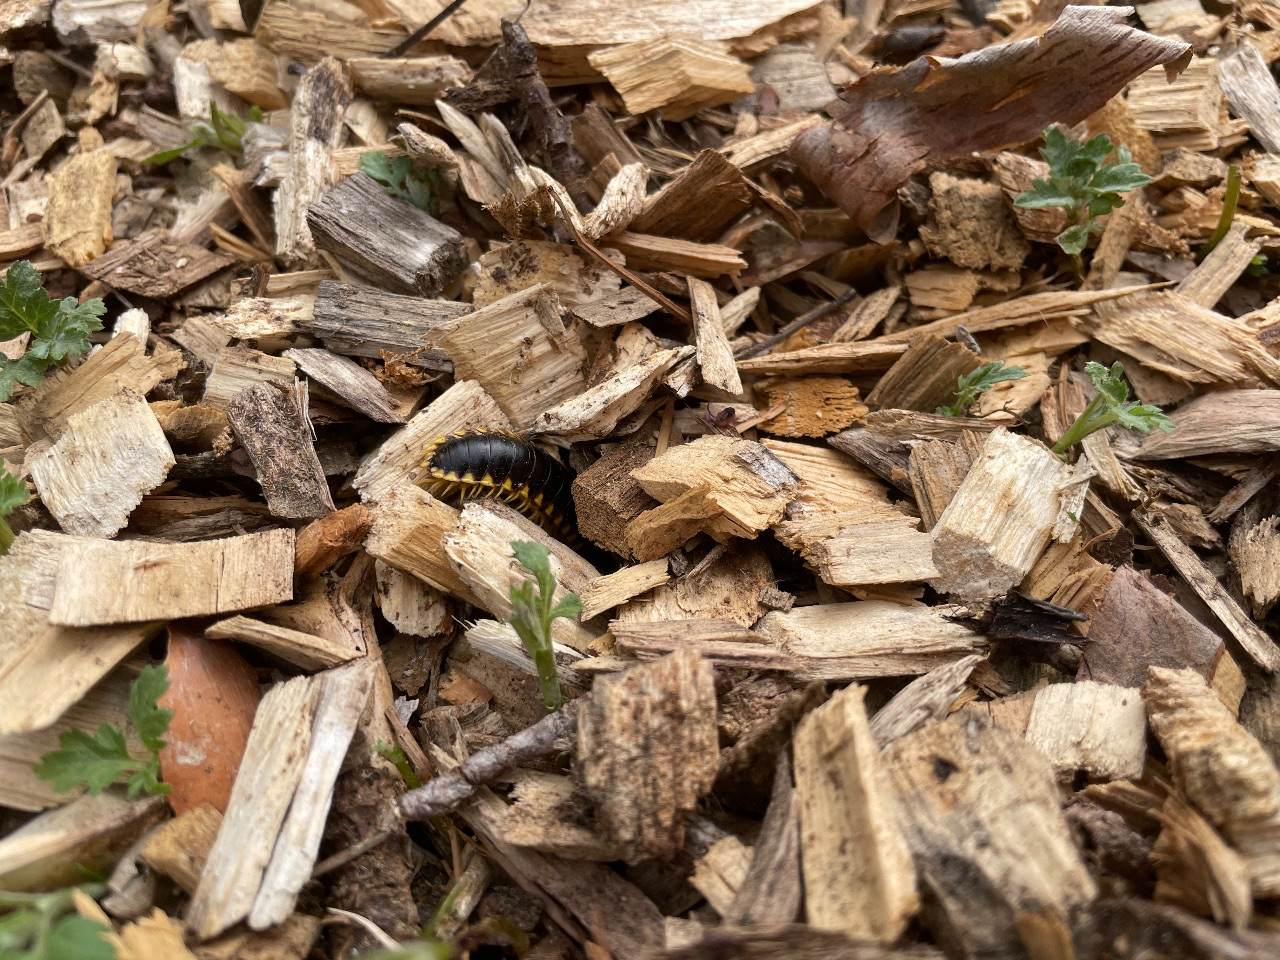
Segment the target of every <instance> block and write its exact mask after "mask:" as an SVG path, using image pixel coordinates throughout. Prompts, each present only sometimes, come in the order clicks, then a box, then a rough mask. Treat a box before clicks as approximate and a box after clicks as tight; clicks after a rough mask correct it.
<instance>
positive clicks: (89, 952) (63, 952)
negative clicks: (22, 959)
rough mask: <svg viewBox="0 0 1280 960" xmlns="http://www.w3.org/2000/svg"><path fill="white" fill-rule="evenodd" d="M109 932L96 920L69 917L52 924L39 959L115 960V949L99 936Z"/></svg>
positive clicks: (33, 956) (37, 955)
mask: <svg viewBox="0 0 1280 960" xmlns="http://www.w3.org/2000/svg"><path fill="white" fill-rule="evenodd" d="M109 932H110V931H109V930H108V929H107V928H106V927H105V926H103V925H102V924H101V923H99V922H98V921H96V920H90V919H89V918H88V917H81V916H76V915H75V914H70V915H68V916H65V917H63V918H62V919H60V920H59V921H58V922H57V923H55V924H54V925H53V928H52V929H51V930H50V931H49V935H48V937H47V938H46V939H45V942H44V951H43V952H42V953H39V954H34V955H31V956H32V960H35V958H36V957H38V958H39V960H116V950H115V947H113V946H112V945H111V942H110V941H108V940H106V939H105V938H104V937H103V934H105V933H109Z"/></svg>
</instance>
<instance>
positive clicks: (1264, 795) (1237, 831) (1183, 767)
mask: <svg viewBox="0 0 1280 960" xmlns="http://www.w3.org/2000/svg"><path fill="white" fill-rule="evenodd" d="M1145 696H1146V701H1147V714H1148V716H1149V718H1150V721H1151V729H1152V732H1154V733H1155V735H1156V738H1157V739H1158V740H1159V741H1160V745H1161V746H1162V747H1164V752H1165V754H1166V756H1168V758H1169V771H1170V773H1172V775H1173V781H1174V784H1175V785H1176V786H1177V787H1178V789H1179V790H1181V791H1182V793H1184V794H1185V795H1186V796H1187V798H1188V799H1189V800H1190V801H1191V802H1192V803H1193V804H1195V806H1196V808H1197V809H1198V810H1199V811H1200V812H1201V813H1203V814H1204V815H1205V818H1206V819H1207V820H1208V821H1209V822H1210V823H1212V824H1213V825H1214V826H1215V827H1216V828H1217V829H1219V830H1220V831H1222V833H1223V835H1224V836H1225V837H1226V839H1227V840H1228V842H1230V844H1231V845H1232V847H1234V848H1235V849H1236V850H1237V851H1238V852H1239V853H1240V854H1241V856H1243V857H1244V860H1245V864H1246V866H1247V867H1248V870H1249V877H1250V882H1251V886H1252V888H1253V894H1254V896H1255V897H1274V896H1276V895H1277V893H1280V770H1277V769H1276V765H1275V763H1274V762H1273V760H1272V759H1271V757H1270V756H1269V755H1268V753H1267V751H1266V749H1264V748H1263V746H1262V745H1261V744H1260V743H1258V741H1257V740H1256V739H1254V737H1253V736H1252V734H1250V733H1249V732H1248V731H1247V730H1245V729H1244V727H1242V726H1240V724H1239V723H1237V722H1236V718H1235V717H1234V716H1233V715H1232V713H1231V711H1230V710H1228V709H1227V708H1226V707H1225V706H1224V705H1223V703H1222V701H1221V700H1220V699H1219V698H1218V696H1217V695H1216V694H1215V693H1214V692H1213V691H1212V690H1210V689H1209V685H1208V684H1207V683H1205V680H1204V678H1203V677H1202V676H1200V674H1198V673H1196V672H1195V671H1194V670H1166V669H1164V668H1163V667H1152V668H1151V674H1150V678H1149V679H1148V681H1147V685H1146V688H1145Z"/></svg>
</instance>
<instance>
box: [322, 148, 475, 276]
mask: <svg viewBox="0 0 1280 960" xmlns="http://www.w3.org/2000/svg"><path fill="white" fill-rule="evenodd" d="M307 226H308V227H309V228H310V230H311V235H312V237H313V238H314V240H315V243H316V246H317V247H319V248H320V249H321V250H327V251H328V252H330V253H332V254H333V255H334V256H336V257H338V258H339V259H340V260H343V261H345V262H346V263H349V264H350V265H351V266H352V268H353V269H354V270H356V271H357V272H358V273H359V274H361V275H362V276H363V277H365V278H366V279H367V280H368V281H369V282H370V283H372V284H374V285H376V286H379V287H382V288H384V289H387V290H390V291H391V292H393V293H404V294H413V293H416V294H420V295H422V296H433V295H434V294H437V293H439V292H440V290H441V289H443V288H444V287H445V286H446V285H447V284H448V283H449V282H450V281H452V280H453V278H454V277H456V276H457V275H458V274H459V273H460V272H461V271H462V269H463V268H464V267H465V266H466V265H467V259H466V255H465V253H464V250H463V246H462V235H461V234H460V233H458V231H457V230H454V229H453V227H450V226H446V225H445V224H443V223H441V222H440V221H439V220H437V219H435V217H433V216H431V215H430V214H429V213H426V212H424V211H422V210H419V209H418V208H417V207H415V206H414V205H413V204H411V203H408V202H407V201H404V200H399V199H397V198H395V197H393V196H391V195H390V194H389V193H387V191H386V190H385V189H383V187H382V186H381V185H380V184H379V183H378V182H377V181H376V180H374V179H373V178H372V177H371V176H369V175H368V174H367V173H365V172H364V171H360V172H359V173H356V174H353V175H352V176H350V177H348V178H347V179H346V180H344V181H342V183H340V184H338V186H336V187H334V188H333V189H332V190H330V191H329V192H328V193H326V194H325V195H324V196H323V197H321V198H320V199H319V200H318V201H316V202H315V203H313V204H312V205H311V209H310V210H309V211H308V212H307Z"/></svg>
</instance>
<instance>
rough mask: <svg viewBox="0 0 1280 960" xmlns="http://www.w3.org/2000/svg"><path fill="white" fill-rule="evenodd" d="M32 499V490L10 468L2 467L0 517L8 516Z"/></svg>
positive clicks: (0, 472)
mask: <svg viewBox="0 0 1280 960" xmlns="http://www.w3.org/2000/svg"><path fill="white" fill-rule="evenodd" d="M30 499H31V491H30V490H28V489H27V485H26V484H25V483H23V482H22V478H21V477H15V476H14V475H13V474H12V473H10V472H9V471H8V470H4V469H0V517H7V516H8V515H9V514H11V513H13V511H14V510H15V509H17V508H18V507H20V506H22V505H23V504H24V503H26V502H27V501H28V500H30Z"/></svg>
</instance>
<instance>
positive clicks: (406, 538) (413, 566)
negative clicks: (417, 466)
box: [365, 483, 482, 605]
mask: <svg viewBox="0 0 1280 960" xmlns="http://www.w3.org/2000/svg"><path fill="white" fill-rule="evenodd" d="M375 513H376V517H375V519H374V522H373V529H372V530H370V531H369V537H368V539H367V540H366V541H365V549H366V550H367V551H368V552H369V555H370V556H372V557H376V558H377V559H379V560H381V561H383V562H384V563H387V564H389V565H390V566H393V567H395V568H396V569H398V570H402V571H404V572H405V573H407V574H410V575H412V576H414V577H416V578H417V579H419V580H421V581H422V582H424V583H427V584H430V585H431V586H433V587H435V588H436V589H438V590H443V591H444V592H445V593H447V594H450V595H452V596H455V597H457V598H458V599H460V600H465V601H467V602H468V603H474V604H476V605H482V604H480V600H479V598H478V597H477V596H476V595H475V593H473V592H472V590H471V587H469V586H468V585H467V584H466V583H465V582H464V581H463V580H462V578H461V577H459V576H458V574H457V573H456V572H455V571H454V569H453V566H452V565H451V564H450V563H449V557H448V555H447V554H446V553H445V551H444V547H443V545H442V540H443V538H444V535H445V534H446V533H449V532H450V531H452V530H453V528H454V527H455V526H457V523H458V515H459V512H458V509H457V508H456V507H451V506H449V505H448V504H447V503H441V502H440V501H439V500H437V499H436V498H435V497H433V496H431V494H429V493H427V491H425V490H423V489H422V488H421V487H416V486H414V485H413V484H410V483H404V484H401V485H400V486H397V487H394V488H392V489H390V490H388V491H387V492H386V493H383V494H382V495H381V496H380V497H379V499H378V505H377V509H376V510H375Z"/></svg>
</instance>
